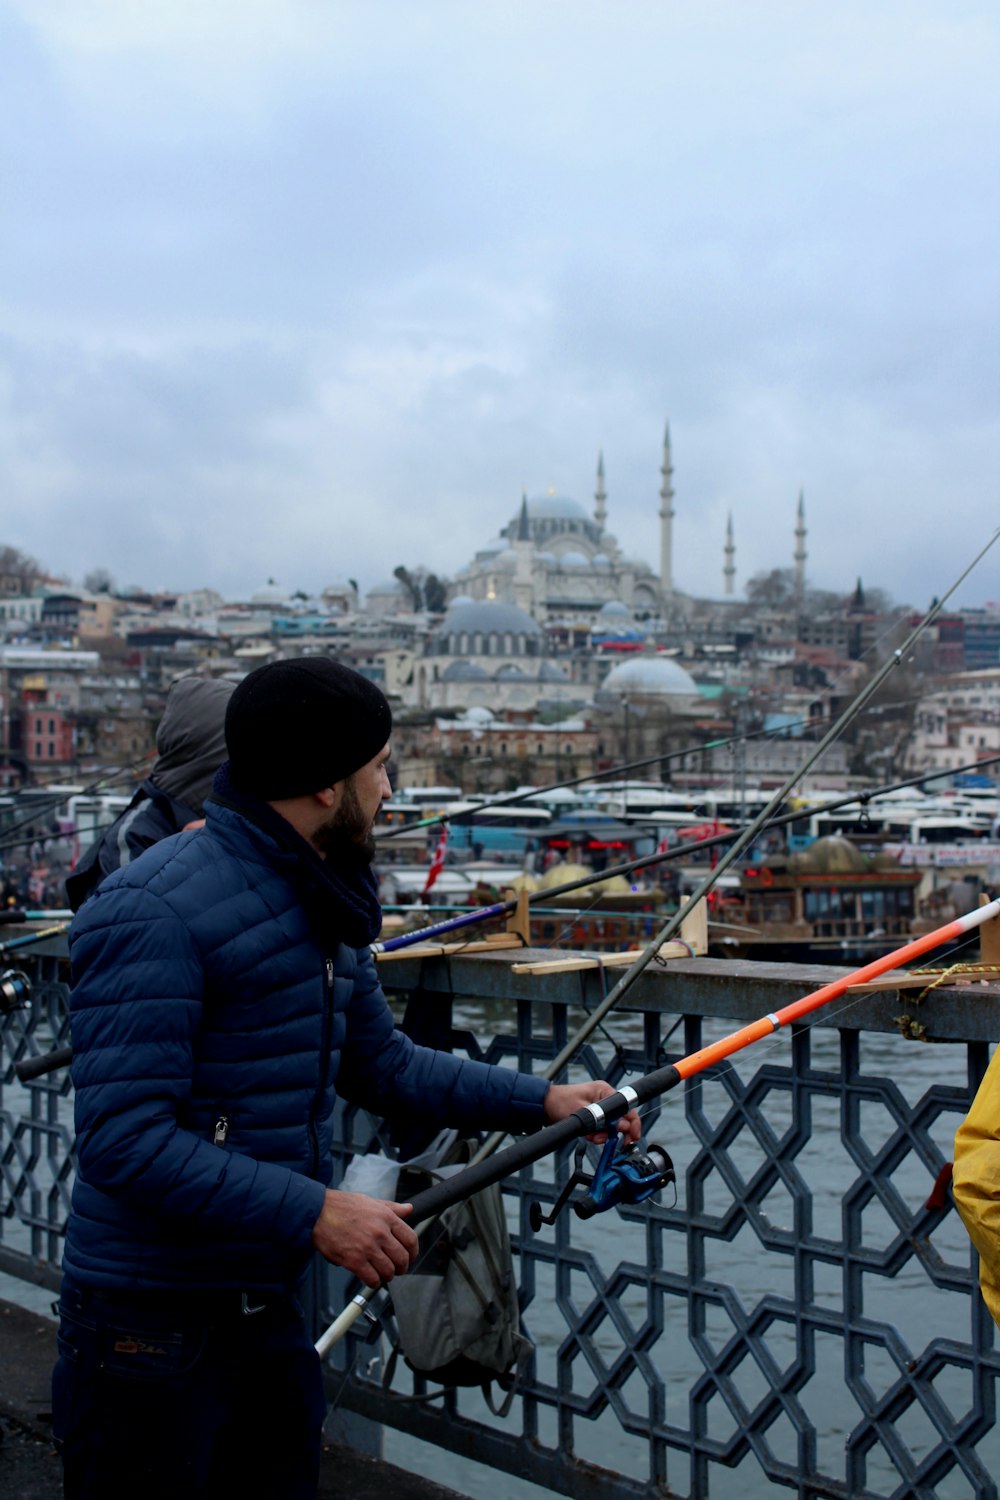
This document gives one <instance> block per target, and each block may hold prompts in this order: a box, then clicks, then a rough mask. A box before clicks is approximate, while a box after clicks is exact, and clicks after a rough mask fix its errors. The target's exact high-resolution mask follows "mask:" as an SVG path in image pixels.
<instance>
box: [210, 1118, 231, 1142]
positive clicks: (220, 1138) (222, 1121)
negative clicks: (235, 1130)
mask: <svg viewBox="0 0 1000 1500" xmlns="http://www.w3.org/2000/svg"><path fill="white" fill-rule="evenodd" d="M228 1134H229V1116H228V1115H220V1116H219V1118H218V1119H217V1120H216V1122H215V1134H214V1136H213V1137H212V1144H213V1146H224V1145H225V1144H226V1137H227V1136H228Z"/></svg>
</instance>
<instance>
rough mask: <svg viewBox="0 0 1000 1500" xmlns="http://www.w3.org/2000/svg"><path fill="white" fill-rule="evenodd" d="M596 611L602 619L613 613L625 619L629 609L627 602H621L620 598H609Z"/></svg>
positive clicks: (595, 559)
mask: <svg viewBox="0 0 1000 1500" xmlns="http://www.w3.org/2000/svg"><path fill="white" fill-rule="evenodd" d="M594 561H595V562H596V561H597V558H596V557H595V558H594ZM597 613H598V614H599V615H601V616H602V618H603V619H608V618H609V617H610V616H612V615H613V616H615V617H616V618H618V619H626V620H627V619H628V614H629V611H628V605H627V604H623V603H622V601H621V600H620V599H609V600H608V602H607V604H602V605H601V607H600V609H599V610H598V611H597Z"/></svg>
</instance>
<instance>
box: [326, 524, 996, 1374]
mask: <svg viewBox="0 0 1000 1500" xmlns="http://www.w3.org/2000/svg"><path fill="white" fill-rule="evenodd" d="M998 536H1000V529H998V530H997V531H994V533H993V535H992V536H991V537H990V539H989V541H988V542H987V543H986V544H985V546H983V547H981V548H980V550H979V551H978V552H977V553H976V556H975V557H974V558H973V559H972V561H971V562H970V563H969V564H968V565H967V566H966V567H965V568H964V569H963V570H962V572H961V573H960V574H959V576H958V577H957V578H956V579H955V581H954V583H953V584H952V585H951V587H950V588H949V589H947V590H946V592H945V593H944V594H942V596H941V598H940V599H936V600H935V601H934V602H933V603H932V605H931V607H930V609H929V610H928V611H927V613H926V614H925V615H924V617H923V619H922V620H920V621H919V622H918V624H917V625H916V626H915V627H914V629H913V630H911V632H910V634H909V635H908V636H907V638H906V640H905V641H904V642H903V645H902V646H900V647H897V648H896V650H894V651H893V652H892V654H891V655H890V656H888V657H887V658H886V660H885V661H884V662H883V664H882V666H881V667H880V668H879V670H878V671H877V672H876V673H875V674H874V676H873V677H872V678H871V679H870V680H869V682H868V683H866V685H865V686H864V687H863V688H862V689H861V691H860V692H859V693H858V695H857V696H856V698H855V699H854V700H853V702H852V703H849V704H848V706H847V707H846V708H845V710H844V712H843V713H842V714H841V716H840V718H839V719H838V720H837V722H836V723H835V724H834V725H833V726H832V727H831V728H830V729H829V730H828V731H827V733H826V734H825V735H824V736H823V738H822V739H821V740H820V741H819V743H818V744H817V746H816V747H815V749H814V750H813V751H812V753H811V754H810V755H808V756H807V757H806V760H805V762H804V764H803V765H801V766H800V767H799V768H798V770H796V771H795V773H794V774H793V775H792V776H790V777H789V778H787V779H786V780H785V782H784V783H783V784H782V785H781V786H780V787H779V788H778V790H777V791H776V792H775V793H774V795H773V796H772V797H771V800H770V801H769V802H768V804H767V806H766V807H764V808H763V809H762V811H761V812H760V813H759V814H758V815H757V817H756V818H754V819H753V820H752V821H751V822H750V823H749V824H748V825H747V827H746V828H745V829H744V830H743V832H742V833H739V834H737V836H736V839H735V841H734V842H733V843H732V844H731V845H730V847H729V849H728V850H726V851H725V853H723V855H722V856H721V858H720V859H719V863H718V864H717V865H716V866H715V869H714V870H712V871H710V872H709V874H708V875H707V876H706V877H705V879H704V880H702V881H701V882H699V884H698V885H697V886H696V888H695V890H694V891H693V892H692V894H691V895H690V896H689V897H688V899H687V901H685V902H683V903H682V904H681V905H680V906H679V907H678V909H677V911H676V912H675V913H674V915H673V916H672V917H670V918H669V920H668V921H667V922H665V923H664V925H663V926H662V927H661V928H660V930H659V931H658V932H657V933H656V935H655V936H654V937H653V939H652V941H651V942H649V943H648V944H647V945H646V947H645V949H644V950H643V951H642V953H640V954H639V956H638V958H636V959H635V960H634V962H633V963H632V964H631V965H630V966H629V968H628V969H627V970H626V971H625V973H624V974H623V975H622V977H621V978H620V979H619V980H618V982H617V984H615V985H614V986H613V987H612V988H611V989H610V990H609V991H608V993H607V995H606V996H605V997H604V999H603V1000H602V1001H601V1003H600V1004H599V1005H598V1006H596V1007H595V1008H594V1010H592V1011H590V1012H589V1013H588V1015H587V1017H586V1018H585V1020H584V1021H583V1022H582V1023H581V1024H580V1026H579V1027H578V1028H577V1030H576V1032H575V1033H574V1034H573V1036H572V1037H570V1038H569V1040H568V1041H567V1042H566V1044H565V1046H564V1047H563V1048H562V1049H561V1051H560V1052H559V1053H558V1055H557V1056H556V1057H555V1058H554V1059H553V1060H552V1062H551V1063H549V1065H548V1067H547V1068H546V1069H545V1071H544V1074H543V1077H545V1078H548V1079H552V1078H556V1077H558V1075H559V1073H560V1071H561V1070H562V1069H563V1068H564V1067H565V1066H566V1064H567V1063H568V1062H569V1061H570V1060H571V1058H573V1057H574V1056H575V1054H576V1052H577V1051H578V1049H579V1048H580V1047H581V1046H582V1045H583V1044H584V1042H585V1041H586V1040H587V1039H588V1037H590V1036H591V1035H592V1034H593V1032H594V1031H596V1030H597V1028H598V1027H599V1026H600V1025H601V1023H602V1022H603V1020H604V1018H605V1016H606V1015H607V1014H608V1012H609V1011H611V1010H612V1009H613V1008H614V1007H615V1006H616V1005H617V1004H618V1002H619V1000H620V999H621V998H622V997H623V996H624V995H625V994H626V992H627V991H628V990H629V989H630V988H631V986H632V985H633V984H634V983H635V981H636V980H637V979H638V978H639V976H640V975H641V974H643V973H645V971H646V969H647V968H648V967H649V965H650V964H651V963H652V962H653V960H654V959H655V957H656V955H657V954H658V953H659V951H660V949H661V948H662V947H663V944H664V943H665V942H667V941H668V940H669V939H670V938H671V937H672V936H673V934H674V933H675V932H676V931H677V930H678V929H679V927H680V926H681V924H682V922H683V921H684V920H685V918H686V917H687V915H688V913H689V912H691V911H693V910H694V908H695V907H696V906H697V904H698V902H699V901H700V900H701V898H702V897H703V896H705V895H706V894H707V893H708V891H709V890H711V888H712V886H713V885H715V883H716V882H717V881H718V879H719V877H720V876H721V875H722V874H723V873H724V872H725V871H726V870H727V869H728V868H729V866H730V865H732V864H733V863H734V861H735V860H736V859H738V858H739V856H740V854H741V853H742V852H743V850H744V849H745V848H747V847H748V846H749V845H750V844H751V843H752V842H753V840H754V839H755V838H756V836H757V834H758V833H759V832H760V830H761V828H762V827H763V826H764V824H765V822H766V821H767V819H768V818H770V817H771V815H772V814H773V813H774V811H775V809H776V808H777V807H778V806H780V804H781V803H782V802H783V801H784V799H785V797H786V796H787V794H788V792H789V791H791V789H792V787H793V786H794V785H795V784H796V782H798V781H800V780H801V779H802V777H803V776H805V775H806V773H807V772H808V771H809V770H810V768H811V767H812V766H813V765H814V764H815V763H816V761H817V760H818V759H819V757H820V756H821V755H822V754H823V752H824V751H825V750H826V749H827V748H828V747H829V746H830V745H831V744H833V742H834V741H835V740H836V739H837V738H838V736H839V735H840V734H842V733H843V731H844V730H845V729H846V727H847V726H848V725H849V724H850V723H852V722H853V720H854V719H855V718H857V716H858V715H859V714H860V713H861V712H862V710H863V709H864V707H865V705H866V704H867V703H868V702H869V701H870V699H871V698H872V697H873V696H874V695H875V693H876V692H877V691H878V689H879V688H880V687H881V685H882V683H883V682H884V680H885V679H886V677H888V675H889V673H890V672H891V671H892V670H893V668H894V667H897V666H899V665H900V664H901V663H902V661H903V659H904V656H905V654H906V653H907V652H908V651H910V650H911V649H912V647H913V646H914V644H915V643H916V641H917V640H919V638H920V636H921V635H922V634H923V632H924V631H925V630H926V629H927V628H928V627H929V626H930V625H931V624H932V623H933V621H934V620H935V619H936V618H937V616H938V615H939V614H940V613H941V610H942V609H943V608H944V606H945V604H946V603H947V601H948V600H949V599H950V598H951V596H952V594H953V593H954V592H955V591H956V589H958V588H959V587H960V585H961V584H962V583H963V582H964V581H965V579H966V578H967V577H968V575H969V574H970V573H971V572H972V570H973V568H974V567H975V566H976V564H977V563H978V562H979V561H980V560H981V558H983V557H985V555H986V553H987V552H988V551H989V550H990V548H991V547H992V546H993V544H994V542H995V541H996V539H997V537H998ZM981 910H982V908H981ZM981 920H982V919H981ZM973 925H978V924H977V923H976V924H973ZM941 930H943V929H941ZM928 936H929V935H928ZM918 941H919V940H918ZM942 941H945V939H942ZM920 951H922V952H923V951H926V949H921V950H920ZM876 962H879V961H878V960H876ZM877 972H878V973H883V972H884V970H883V969H878V971H877ZM830 998H833V997H832V995H831V996H830ZM628 1107H630V1106H628V1105H626V1106H625V1108H626V1109H627V1108H628ZM621 1113H624V1109H622V1110H619V1114H621ZM579 1133H580V1134H583V1133H584V1132H582V1131H581V1132H579ZM504 1134H505V1133H504V1132H503V1131H497V1132H494V1134H493V1135H491V1136H490V1137H489V1139H488V1140H486V1141H485V1142H484V1144H483V1145H482V1146H481V1147H480V1149H479V1151H478V1152H477V1153H476V1156H475V1157H474V1159H473V1164H474V1165H478V1164H479V1163H480V1162H485V1161H486V1160H487V1159H488V1158H489V1157H491V1156H492V1155H493V1154H494V1153H495V1152H496V1151H497V1148H498V1147H499V1146H500V1145H501V1143H502V1142H503V1140H504ZM470 1170H471V1168H470ZM432 1191H433V1190H432ZM376 1290H377V1289H373V1288H370V1287H366V1288H365V1289H364V1291H363V1292H361V1293H359V1294H358V1296H357V1297H355V1298H354V1299H353V1301H352V1303H350V1304H349V1305H348V1307H347V1308H346V1309H345V1310H344V1312H343V1313H341V1314H340V1317H339V1318H338V1319H336V1320H335V1321H334V1323H333V1324H332V1325H331V1327H330V1328H329V1329H327V1332H326V1333H325V1334H324V1335H322V1336H321V1339H320V1341H319V1343H318V1344H317V1348H319V1345H320V1344H323V1346H324V1350H325V1349H326V1348H329V1347H331V1345H332V1343H335V1342H336V1340H337V1339H338V1338H340V1337H341V1336H342V1334H343V1333H344V1332H346V1330H347V1328H349V1327H350V1325H351V1323H353V1322H354V1321H355V1319H356V1318H358V1317H359V1316H360V1314H361V1312H362V1311H363V1309H364V1307H365V1306H366V1305H367V1303H368V1302H369V1301H370V1300H371V1298H372V1297H373V1296H374V1295H375V1291H376ZM354 1307H356V1309H357V1310H356V1311H355V1312H354V1313H353V1315H352V1316H351V1317H350V1318H349V1319H348V1321H347V1322H346V1323H344V1324H343V1326H342V1327H341V1328H340V1331H339V1332H338V1333H337V1334H336V1337H335V1338H331V1337H330V1335H331V1334H332V1333H333V1330H334V1329H335V1328H337V1327H338V1325H339V1324H340V1323H341V1320H342V1319H344V1318H345V1317H346V1316H347V1314H348V1313H350V1312H351V1309H352V1308H354ZM327 1339H329V1342H325V1341H326V1340H327ZM320 1352H321V1353H322V1352H323V1350H321V1351H320Z"/></svg>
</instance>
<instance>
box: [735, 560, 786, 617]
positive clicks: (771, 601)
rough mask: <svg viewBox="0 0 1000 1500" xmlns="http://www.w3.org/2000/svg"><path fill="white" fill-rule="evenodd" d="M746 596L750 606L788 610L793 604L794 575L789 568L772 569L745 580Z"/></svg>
mask: <svg viewBox="0 0 1000 1500" xmlns="http://www.w3.org/2000/svg"><path fill="white" fill-rule="evenodd" d="M746 596H747V598H748V599H749V600H750V603H751V604H759V605H762V606H764V607H765V608H768V609H789V608H791V606H792V605H793V604H794V603H795V573H794V571H793V570H792V569H791V568H772V569H771V570H770V572H768V573H755V574H754V575H753V577H752V578H748V579H747V583H746Z"/></svg>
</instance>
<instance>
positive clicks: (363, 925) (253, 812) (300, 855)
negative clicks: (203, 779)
mask: <svg viewBox="0 0 1000 1500" xmlns="http://www.w3.org/2000/svg"><path fill="white" fill-rule="evenodd" d="M211 800H212V801H213V802H219V803H221V804H222V805H223V806H224V807H229V808H231V809H232V810H233V812H236V813H239V815H240V817H241V818H246V819H247V821H248V822H250V823H253V824H255V825H256V826H257V827H258V828H260V829H262V830H263V831H264V832H265V833H266V834H268V835H269V836H270V837H271V838H272V839H274V841H275V843H276V844H278V845H279V846H280V847H281V848H282V849H284V850H286V851H288V852H289V853H291V854H294V855H295V857H296V859H297V860H298V862H299V878H298V885H299V891H300V894H301V897H302V904H303V906H304V907H305V909H306V911H307V912H308V913H309V917H310V920H311V921H312V923H313V926H314V927H315V928H316V931H317V933H318V935H319V937H320V940H321V942H322V943H323V948H324V951H325V952H328V953H329V952H332V951H333V949H334V948H335V947H336V945H337V943H338V942H340V943H348V944H349V945H350V946H351V947H352V948H363V947H365V946H367V944H369V943H374V941H375V939H376V938H377V937H378V935H379V932H380V931H381V929H382V908H381V906H380V905H379V899H378V882H377V881H376V879H375V873H374V871H373V870H372V868H371V866H370V865H369V864H366V863H364V862H363V861H361V860H359V861H358V862H357V863H356V864H350V865H348V864H345V863H343V862H341V863H338V864H332V863H331V861H330V860H329V859H324V858H323V857H322V855H320V854H319V853H317V851H316V850H315V849H314V848H313V846H312V844H310V843H309V841H308V840H307V839H304V838H303V837H302V836H301V834H299V833H297V832H296V831H295V829H294V828H293V827H292V825H291V823H289V822H288V820H287V818H283V817H282V816H281V814H280V813H277V812H275V810H274V808H273V807H271V806H270V804H269V803H267V802H261V801H260V800H259V799H258V798H257V797H248V796H246V795H245V794H244V793H243V792H241V791H240V790H239V789H238V788H237V787H236V786H235V785H234V783H233V780H232V778H231V776H230V774H229V762H228V761H226V762H224V764H223V765H222V766H221V768H220V769H219V771H218V772H217V773H216V777H215V781H214V784H213V787H212V796H211Z"/></svg>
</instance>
